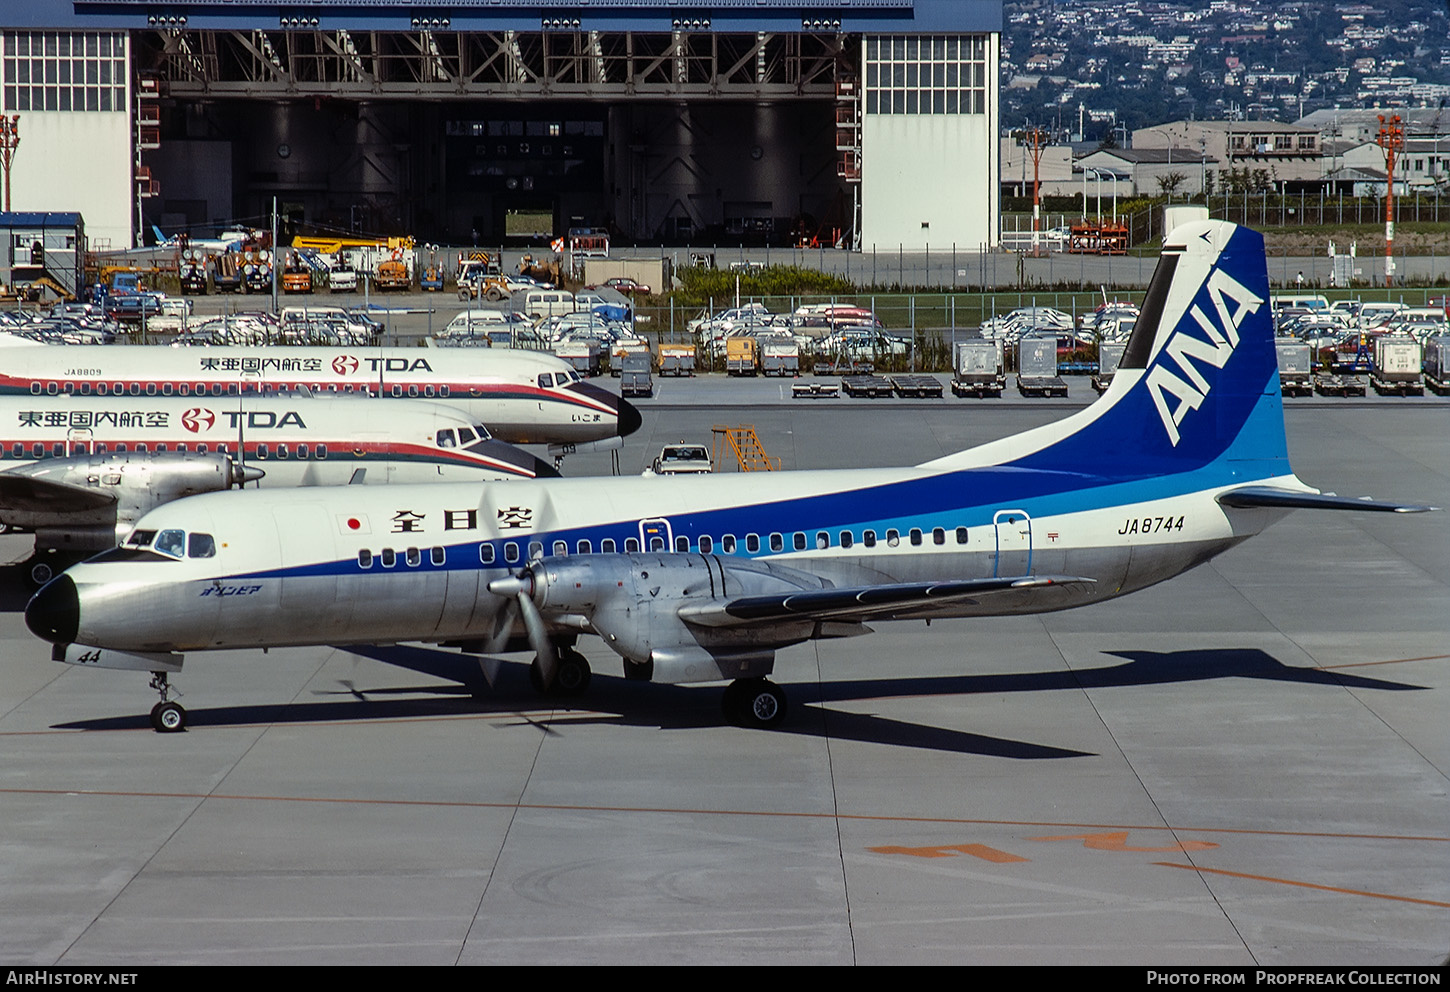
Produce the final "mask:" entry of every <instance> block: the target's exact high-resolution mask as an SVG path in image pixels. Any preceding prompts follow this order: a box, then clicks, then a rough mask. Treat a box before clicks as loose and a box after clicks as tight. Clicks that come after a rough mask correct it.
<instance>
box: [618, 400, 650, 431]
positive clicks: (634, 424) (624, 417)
mask: <svg viewBox="0 0 1450 992" xmlns="http://www.w3.org/2000/svg"><path fill="white" fill-rule="evenodd" d="M643 423H644V418H643V417H641V416H640V415H639V411H638V410H637V409H635V406H634V404H633V403H631V402H629V400H624V399H622V400H620V401H619V436H620V437H629V436H630V435H631V434H633V433H634V432H635V431H637V430H639V428H640V425H641V424H643Z"/></svg>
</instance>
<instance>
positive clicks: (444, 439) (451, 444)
mask: <svg viewBox="0 0 1450 992" xmlns="http://www.w3.org/2000/svg"><path fill="white" fill-rule="evenodd" d="M457 446H458V438H457V437H456V436H454V433H453V430H452V428H449V429H447V430H441V431H439V432H438V447H440V448H455V447H457Z"/></svg>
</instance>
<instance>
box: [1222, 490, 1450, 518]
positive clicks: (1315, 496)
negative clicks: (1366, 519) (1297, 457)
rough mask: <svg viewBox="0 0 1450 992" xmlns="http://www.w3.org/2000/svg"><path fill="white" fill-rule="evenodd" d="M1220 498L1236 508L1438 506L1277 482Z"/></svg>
mask: <svg viewBox="0 0 1450 992" xmlns="http://www.w3.org/2000/svg"><path fill="white" fill-rule="evenodd" d="M1218 501H1219V503H1220V504H1222V505H1223V506H1231V507H1234V508H1236V509H1248V508H1253V507H1258V508H1274V509H1281V510H1375V511H1378V512H1380V513H1424V512H1426V511H1428V510H1434V509H1436V507H1433V506H1422V505H1420V504H1418V503H1391V502H1388V501H1387V500H1378V499H1369V498H1368V497H1366V498H1364V499H1355V498H1354V497H1352V496H1334V495H1331V494H1329V493H1303V492H1295V491H1294V490H1292V489H1276V488H1274V487H1273V486H1244V487H1242V488H1240V489H1230V490H1229V491H1228V492H1224V493H1219V494H1218Z"/></svg>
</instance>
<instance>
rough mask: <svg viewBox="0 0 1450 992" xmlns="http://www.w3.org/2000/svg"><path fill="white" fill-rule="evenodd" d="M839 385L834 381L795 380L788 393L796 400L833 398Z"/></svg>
mask: <svg viewBox="0 0 1450 992" xmlns="http://www.w3.org/2000/svg"><path fill="white" fill-rule="evenodd" d="M840 391H841V387H840V386H839V385H838V384H837V383H834V382H796V383H792V384H791V387H790V395H791V396H792V397H793V398H795V399H798V400H802V399H805V400H824V399H835V398H836V397H837V396H838V395H839V394H840Z"/></svg>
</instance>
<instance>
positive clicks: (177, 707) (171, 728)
mask: <svg viewBox="0 0 1450 992" xmlns="http://www.w3.org/2000/svg"><path fill="white" fill-rule="evenodd" d="M151 726H152V728H153V729H154V730H155V731H156V732H157V733H158V734H175V733H180V732H181V731H183V730H185V729H186V710H185V709H184V708H183V707H182V705H181V704H180V703H169V702H168V703H157V704H156V705H155V706H153V707H152V708H151Z"/></svg>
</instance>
